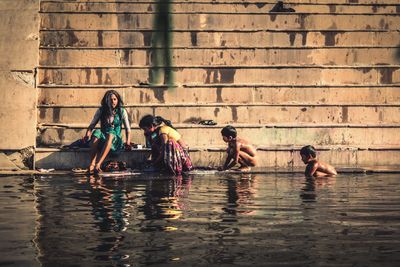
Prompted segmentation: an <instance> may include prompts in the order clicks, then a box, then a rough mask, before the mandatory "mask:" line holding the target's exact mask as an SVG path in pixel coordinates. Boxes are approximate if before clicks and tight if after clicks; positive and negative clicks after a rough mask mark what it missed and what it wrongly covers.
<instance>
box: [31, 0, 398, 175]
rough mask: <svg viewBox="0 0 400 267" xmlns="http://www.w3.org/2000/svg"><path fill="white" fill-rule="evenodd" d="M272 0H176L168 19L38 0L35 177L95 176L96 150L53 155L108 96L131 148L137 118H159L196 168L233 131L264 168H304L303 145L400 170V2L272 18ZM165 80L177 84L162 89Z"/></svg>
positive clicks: (339, 158)
mask: <svg viewBox="0 0 400 267" xmlns="http://www.w3.org/2000/svg"><path fill="white" fill-rule="evenodd" d="M275 3H276V2H275V1H263V2H259V1H238V0H236V1H227V0H226V1H209V0H196V1H170V5H169V10H168V13H162V14H161V15H166V16H164V17H163V16H160V13H158V12H159V10H160V9H161V10H162V9H163V8H166V7H168V5H165V4H161V5H160V4H158V2H157V1H132V0H131V1H128V0H126V1H116V2H110V1H105V0H104V1H103V0H102V1H99V0H97V1H41V31H40V66H39V68H38V75H37V87H38V90H39V96H38V136H37V150H36V165H37V167H51V168H53V167H56V168H61V169H63V168H72V167H85V166H86V164H87V161H88V159H87V151H85V150H78V151H69V150H60V149H57V148H54V147H58V146H61V145H65V144H68V143H70V142H72V141H74V140H76V139H77V138H79V137H80V136H82V134H83V133H84V129H85V127H86V126H87V124H88V123H89V121H90V119H91V117H92V116H93V114H94V112H95V110H96V108H97V107H98V104H99V102H100V99H101V97H102V96H103V94H104V92H105V91H106V90H108V89H111V88H112V89H116V90H118V91H119V92H120V93H121V95H122V96H123V99H124V100H125V103H126V105H127V110H128V113H129V117H130V119H131V121H132V130H133V137H132V141H134V142H136V143H143V137H142V133H141V132H140V131H139V129H138V127H137V122H138V120H139V119H140V117H141V116H143V115H145V114H149V113H150V114H157V115H162V116H164V117H166V118H169V119H171V120H172V122H173V123H174V124H176V125H177V128H178V130H179V131H180V132H181V133H182V134H183V136H184V138H185V140H186V141H187V142H188V143H189V145H190V146H191V150H192V151H191V155H192V157H193V160H194V162H195V164H196V165H201V166H207V165H219V164H221V161H222V160H223V157H224V152H223V151H224V150H223V146H224V144H223V142H222V140H221V138H220V135H219V131H220V128H221V127H222V126H223V125H225V124H232V125H235V126H237V128H238V131H239V135H243V136H245V137H246V138H248V139H249V140H251V141H252V142H253V143H254V144H255V145H256V146H257V147H258V150H259V153H260V156H261V158H262V160H261V165H262V166H263V167H276V168H286V169H287V168H289V169H290V168H295V167H299V166H302V163H301V162H300V158H299V157H298V150H299V148H300V147H301V146H302V145H306V144H314V145H316V146H317V148H319V150H320V151H321V154H320V156H321V157H322V158H323V159H325V160H327V161H330V162H332V164H335V165H342V166H358V167H359V166H375V165H395V164H398V162H399V157H400V142H399V138H398V134H397V133H398V130H399V128H400V123H399V118H398V114H399V108H400V90H399V89H400V47H399V44H400V35H399V29H400V26H399V25H400V3H398V0H358V1H356V0H348V1H346V0H340V1H332V0H321V1H320V0H319V1H316V0H295V1H288V2H285V6H287V7H291V8H293V9H295V11H296V12H290V13H270V12H269V11H270V10H271V9H272V7H273V6H274V5H275ZM163 18H164V20H163ZM165 18H167V20H165ZM157 20H163V23H165V22H166V21H171V25H170V27H164V28H163V26H159V25H160V24H157V23H155V22H157ZM157 25H158V26H157ZM164 26H165V25H164ZM163 31H165V32H166V35H163V34H162V33H163ZM163 38H164V39H163ZM157 40H158V42H157ZM160 40H161V41H160ZM160 55H161V57H162V59H161V60H159V61H157V62H156V61H155V60H154V59H155V57H160ZM159 72H161V73H163V72H164V73H168V74H169V75H171V74H172V76H173V80H172V82H171V81H168V84H165V83H164V82H166V79H164V77H163V75H162V74H161V76H160V77H161V78H160V79H159V80H158V81H157V82H154V81H153V80H152V78H151V77H153V75H154V74H155V73H159ZM202 119H212V120H214V121H216V122H217V123H218V125H217V126H212V127H210V126H201V125H198V124H196V122H198V121H199V120H202ZM147 155H148V153H147V152H146V151H145V150H135V151H134V152H129V153H123V154H122V155H121V156H120V157H122V158H123V159H125V160H127V161H128V163H129V164H134V162H136V161H141V160H143V159H144V158H145V157H146V156H147Z"/></svg>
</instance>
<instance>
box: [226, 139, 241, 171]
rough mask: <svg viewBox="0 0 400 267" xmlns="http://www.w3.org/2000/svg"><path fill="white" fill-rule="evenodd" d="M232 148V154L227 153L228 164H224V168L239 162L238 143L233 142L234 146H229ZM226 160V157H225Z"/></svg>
mask: <svg viewBox="0 0 400 267" xmlns="http://www.w3.org/2000/svg"><path fill="white" fill-rule="evenodd" d="M231 149H232V150H233V153H234V155H232V154H231V153H229V155H228V157H229V158H230V159H229V162H228V163H229V164H227V165H226V166H225V165H224V169H225V170H227V169H230V168H232V167H233V166H235V165H236V164H238V163H239V152H240V143H238V142H235V144H234V147H232V148H231ZM227 160H228V158H227Z"/></svg>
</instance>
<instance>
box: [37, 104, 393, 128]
mask: <svg viewBox="0 0 400 267" xmlns="http://www.w3.org/2000/svg"><path fill="white" fill-rule="evenodd" d="M125 108H126V110H127V112H128V114H129V118H130V121H131V123H133V124H136V123H138V122H139V120H140V118H141V117H142V116H144V115H147V114H156V115H159V116H162V117H164V118H167V119H170V120H171V121H172V122H173V123H192V121H199V120H214V121H216V122H217V123H219V124H221V125H223V124H229V123H250V124H257V123H258V124H269V123H292V124H297V123H315V124H330V123H352V124H353V123H354V124H359V123H361V124H365V123H371V124H382V123H383V124H384V123H389V124H390V123H400V117H399V116H398V114H399V113H398V112H399V111H400V106H399V105H369V106H368V105H342V104H321V105H287V104H285V105H269V104H263V103H261V104H252V105H250V104H236V103H229V104H209V105H207V104H144V105H130V106H126V107H125ZM97 109H98V107H97V106H39V107H38V123H84V124H86V123H87V124H89V122H90V121H91V119H92V117H93V115H94V114H95V112H96V110H97Z"/></svg>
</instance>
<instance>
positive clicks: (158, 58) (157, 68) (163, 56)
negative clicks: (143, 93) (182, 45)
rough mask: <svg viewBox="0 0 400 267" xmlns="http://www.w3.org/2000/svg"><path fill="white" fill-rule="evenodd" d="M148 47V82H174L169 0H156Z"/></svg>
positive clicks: (158, 83)
mask: <svg viewBox="0 0 400 267" xmlns="http://www.w3.org/2000/svg"><path fill="white" fill-rule="evenodd" d="M155 5H156V14H155V15H154V22H153V34H152V39H151V48H150V64H151V69H150V75H149V76H150V84H152V85H160V84H164V85H167V86H172V85H173V84H174V77H173V70H172V53H171V45H172V32H171V30H172V15H171V13H170V10H171V6H172V3H171V0H157V2H156V3H155Z"/></svg>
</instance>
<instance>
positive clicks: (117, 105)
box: [85, 90, 131, 173]
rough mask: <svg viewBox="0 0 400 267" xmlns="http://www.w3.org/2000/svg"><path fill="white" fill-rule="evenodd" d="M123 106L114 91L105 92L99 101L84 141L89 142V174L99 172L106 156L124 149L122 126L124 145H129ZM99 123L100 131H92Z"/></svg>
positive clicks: (125, 114) (128, 128) (126, 120)
mask: <svg viewBox="0 0 400 267" xmlns="http://www.w3.org/2000/svg"><path fill="white" fill-rule="evenodd" d="M123 104H124V103H123V101H122V99H121V96H120V95H119V94H118V92H117V91H115V90H109V91H107V92H106V93H105V94H104V96H103V99H102V100H101V107H100V108H99V109H98V110H97V111H96V113H95V115H94V117H93V120H92V122H91V123H90V125H89V127H88V129H87V131H86V135H85V138H86V139H88V140H89V139H90V140H91V151H90V166H89V168H88V172H89V173H97V172H101V164H102V163H103V161H104V159H105V158H106V157H107V154H108V153H109V152H110V151H112V152H116V151H119V150H122V149H123V148H124V142H123V141H122V134H121V126H122V124H123V125H124V127H125V144H128V145H129V144H130V139H131V127H130V123H129V119H128V113H127V112H126V110H125V109H124V108H123ZM99 121H100V125H101V129H97V130H95V131H93V129H94V127H95V126H96V124H97V123H98V122H99Z"/></svg>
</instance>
